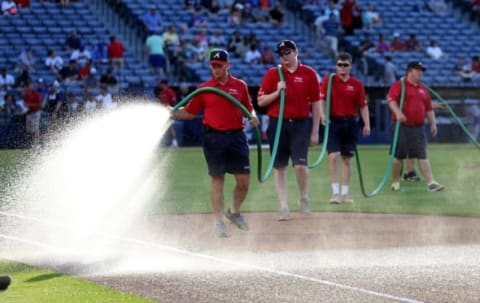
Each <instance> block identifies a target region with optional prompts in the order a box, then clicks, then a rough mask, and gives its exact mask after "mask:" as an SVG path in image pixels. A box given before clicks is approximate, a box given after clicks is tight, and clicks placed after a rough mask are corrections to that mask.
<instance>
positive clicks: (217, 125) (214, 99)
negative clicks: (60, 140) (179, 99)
mask: <svg viewBox="0 0 480 303" xmlns="http://www.w3.org/2000/svg"><path fill="white" fill-rule="evenodd" d="M202 87H215V88H217V89H221V90H223V91H225V92H226V93H228V94H230V95H232V97H234V98H235V99H237V101H238V102H240V103H241V104H242V105H243V106H245V108H246V109H247V110H248V111H249V112H252V110H253V106H252V101H251V99H250V95H249V94H248V88H247V84H246V83H245V82H244V81H242V80H240V79H238V78H235V77H233V76H232V75H229V76H228V80H227V82H226V83H225V85H222V84H221V83H219V82H217V81H216V80H215V79H210V80H208V81H207V82H204V83H202V84H200V85H199V86H198V88H202ZM185 110H186V111H187V112H189V113H191V114H194V115H198V114H199V113H200V112H201V111H202V110H203V111H204V113H203V124H204V125H208V126H210V127H211V128H214V129H216V130H233V129H242V128H243V112H242V110H241V109H239V108H238V107H237V106H235V105H234V104H233V103H232V102H230V101H229V100H227V99H225V98H224V97H222V96H221V95H219V94H216V93H213V92H205V93H201V94H199V95H196V96H195V97H193V98H192V100H191V101H190V103H188V104H187V106H185Z"/></svg>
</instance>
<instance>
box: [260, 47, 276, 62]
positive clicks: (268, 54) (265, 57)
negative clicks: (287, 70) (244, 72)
mask: <svg viewBox="0 0 480 303" xmlns="http://www.w3.org/2000/svg"><path fill="white" fill-rule="evenodd" d="M260 63H262V64H265V65H272V64H274V63H275V53H274V52H273V51H272V49H271V48H270V46H268V45H265V46H264V47H263V50H262V56H261V57H260Z"/></svg>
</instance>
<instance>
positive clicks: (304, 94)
mask: <svg viewBox="0 0 480 303" xmlns="http://www.w3.org/2000/svg"><path fill="white" fill-rule="evenodd" d="M276 51H277V53H278V55H279V56H280V61H281V63H282V65H281V70H282V73H283V75H284V80H283V81H281V80H280V78H279V75H278V71H277V67H272V68H270V69H269V70H268V71H267V72H266V73H265V75H264V77H263V80H262V84H261V86H260V89H259V91H258V105H259V106H260V107H267V113H268V116H269V125H268V130H267V136H268V141H269V144H270V151H272V148H273V144H274V140H275V132H276V129H277V123H278V119H279V118H281V117H279V109H280V97H281V94H280V92H281V90H282V89H284V90H285V110H284V115H283V121H282V129H281V135H280V141H279V145H278V151H277V156H276V158H275V160H274V161H275V163H274V177H275V189H276V191H277V195H278V199H279V201H280V220H281V221H285V220H289V219H290V210H289V206H288V190H287V188H288V186H287V165H288V161H289V158H291V160H292V163H293V166H294V169H295V174H296V178H297V184H298V189H299V193H300V201H299V203H300V207H301V211H302V212H304V213H308V212H310V202H309V197H308V166H307V164H308V163H307V154H308V146H309V145H316V144H318V130H319V126H320V102H319V101H320V94H319V82H320V79H319V77H318V75H317V73H316V72H315V70H314V69H313V68H311V67H309V66H307V65H304V64H302V63H300V62H299V61H298V50H297V46H296V45H295V42H293V41H291V40H284V41H281V42H280V43H278V45H277V49H276ZM310 108H311V114H312V120H313V124H311V122H310V118H309V117H310Z"/></svg>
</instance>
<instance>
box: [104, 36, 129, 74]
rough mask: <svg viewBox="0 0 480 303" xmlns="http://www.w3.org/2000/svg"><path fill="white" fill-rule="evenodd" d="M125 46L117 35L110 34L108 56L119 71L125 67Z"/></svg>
mask: <svg viewBox="0 0 480 303" xmlns="http://www.w3.org/2000/svg"><path fill="white" fill-rule="evenodd" d="M124 52H125V47H123V44H122V42H120V41H119V40H117V38H115V36H110V44H108V47H107V56H108V59H110V64H111V65H112V67H113V68H114V69H116V70H118V71H121V70H122V68H123V57H124Z"/></svg>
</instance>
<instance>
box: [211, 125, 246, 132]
mask: <svg viewBox="0 0 480 303" xmlns="http://www.w3.org/2000/svg"><path fill="white" fill-rule="evenodd" d="M203 130H204V131H205V132H206V133H224V134H229V133H235V132H242V131H243V128H234V129H226V130H219V129H215V128H213V127H210V126H208V125H203Z"/></svg>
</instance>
